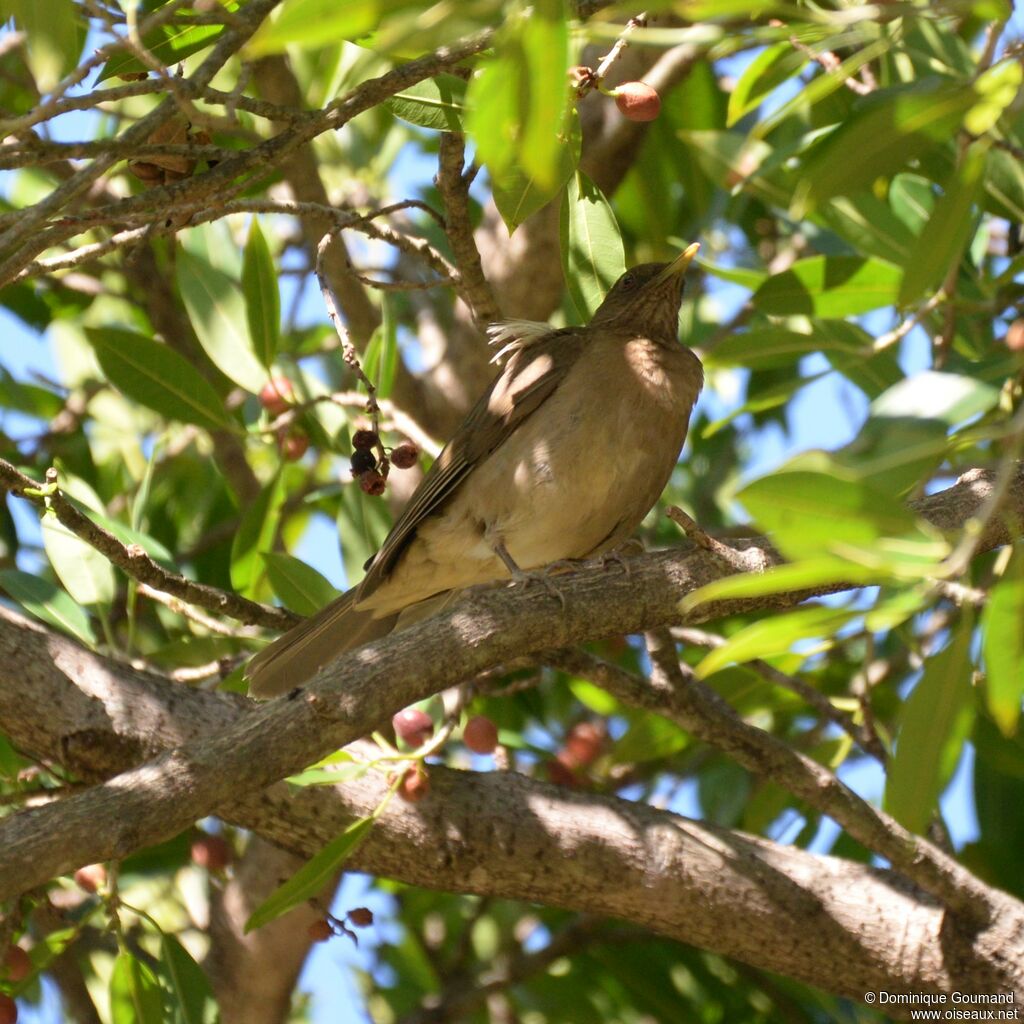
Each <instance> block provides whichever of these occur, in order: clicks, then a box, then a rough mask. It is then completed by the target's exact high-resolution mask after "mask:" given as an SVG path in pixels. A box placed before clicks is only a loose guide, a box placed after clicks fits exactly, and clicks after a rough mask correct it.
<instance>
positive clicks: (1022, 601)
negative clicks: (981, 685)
mask: <svg viewBox="0 0 1024 1024" xmlns="http://www.w3.org/2000/svg"><path fill="white" fill-rule="evenodd" d="M981 626H982V633H983V636H984V638H985V641H984V653H985V700H986V703H987V704H988V709H989V711H990V712H991V714H992V717H993V718H994V719H995V721H996V724H997V725H998V726H999V728H1000V730H1001V731H1002V733H1003V735H1004V736H1012V735H1013V734H1014V733H1015V732H1016V730H1017V723H1018V722H1019V721H1020V705H1021V698H1022V697H1024V557H1022V556H1021V553H1020V551H1015V552H1014V554H1013V557H1012V558H1011V559H1010V564H1009V565H1008V566H1007V569H1006V572H1005V573H1004V575H1003V577H1002V579H1000V580H999V582H998V583H996V585H995V586H994V587H993V588H992V590H991V592H990V593H989V596H988V603H987V604H986V605H985V610H984V611H983V612H982V616H981Z"/></svg>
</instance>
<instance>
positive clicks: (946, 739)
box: [885, 616, 971, 832]
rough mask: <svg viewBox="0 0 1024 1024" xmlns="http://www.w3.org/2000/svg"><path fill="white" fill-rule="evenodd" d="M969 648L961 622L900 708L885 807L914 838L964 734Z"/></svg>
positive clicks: (967, 625) (922, 827)
mask: <svg viewBox="0 0 1024 1024" xmlns="http://www.w3.org/2000/svg"><path fill="white" fill-rule="evenodd" d="M970 646H971V623H970V621H969V618H967V617H966V616H965V618H964V620H963V621H961V623H960V624H959V626H958V627H957V629H956V632H955V633H954V634H953V638H952V640H951V641H950V642H949V644H948V645H947V646H946V647H945V648H944V649H943V650H942V651H940V652H939V653H938V654H935V655H933V656H932V657H930V658H929V659H928V661H927V662H926V663H925V667H924V674H923V675H922V676H921V679H920V680H919V682H918V684H917V686H915V687H914V689H913V690H912V691H911V694H910V697H909V698H908V699H907V702H906V704H905V705H904V707H903V715H902V725H901V726H900V731H899V736H898V737H897V741H896V756H895V757H894V758H893V761H892V764H891V766H890V768H889V774H888V778H887V780H886V785H885V806H886V809H887V810H888V811H889V813H890V814H892V815H893V816H894V817H895V818H896V819H897V821H899V822H900V823H901V824H902V825H905V826H906V827H907V828H909V829H911V830H913V831H914V832H924V831H925V829H926V828H927V826H928V822H929V820H930V819H931V816H932V814H933V813H934V811H935V808H936V805H937V803H938V798H939V793H940V792H941V791H942V787H943V786H944V785H945V784H946V782H947V781H948V779H949V774H950V773H951V772H952V769H953V767H955V765H956V762H957V760H958V757H959V752H960V748H961V747H962V746H963V741H964V738H965V736H966V733H967V731H968V730H967V729H966V728H965V725H966V723H965V721H964V717H965V716H966V715H967V713H968V711H969V708H970V703H971V660H970ZM943 769H945V771H944V770H943Z"/></svg>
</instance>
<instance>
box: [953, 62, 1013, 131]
mask: <svg viewBox="0 0 1024 1024" xmlns="http://www.w3.org/2000/svg"><path fill="white" fill-rule="evenodd" d="M1022 81H1024V68H1021V66H1020V63H1019V62H1018V61H1017V60H1014V59H1005V58H1004V59H1003V60H1001V61H1000V62H999V63H998V64H996V65H994V66H993V67H990V68H989V69H988V70H987V71H984V72H982V73H981V74H980V75H979V76H978V78H977V80H976V81H975V83H974V91H975V92H976V93H977V95H978V101H977V103H975V104H974V106H973V107H971V109H970V110H968V111H967V115H966V117H964V127H965V128H966V129H967V130H968V131H969V132H970V133H971V134H972V135H984V134H985V132H987V131H991V130H992V129H993V128H994V127H995V126H996V122H997V121H998V120H999V118H1000V117H1001V116H1002V113H1003V111H1004V110H1006V108H1007V107H1008V106H1009V105H1010V104H1011V103H1012V102H1013V101H1014V100H1015V99H1016V98H1017V93H1018V92H1019V91H1020V86H1021V82H1022Z"/></svg>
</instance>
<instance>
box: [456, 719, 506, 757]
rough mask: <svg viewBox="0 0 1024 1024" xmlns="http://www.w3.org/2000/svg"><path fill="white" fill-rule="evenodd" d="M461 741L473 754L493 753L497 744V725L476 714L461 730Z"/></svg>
mask: <svg viewBox="0 0 1024 1024" xmlns="http://www.w3.org/2000/svg"><path fill="white" fill-rule="evenodd" d="M462 742H463V743H465V744H466V746H467V747H469V749H470V750H472V751H473V753H474V754H493V753H494V748H495V747H496V746H497V745H498V727H497V726H496V725H495V724H494V723H493V722H492V721H491V720H490V719H489V718H485V717H484V716H483V715H476V716H474V717H473V718H471V719H470V720H469V721H468V722H467V723H466V725H465V728H464V729H463V730H462Z"/></svg>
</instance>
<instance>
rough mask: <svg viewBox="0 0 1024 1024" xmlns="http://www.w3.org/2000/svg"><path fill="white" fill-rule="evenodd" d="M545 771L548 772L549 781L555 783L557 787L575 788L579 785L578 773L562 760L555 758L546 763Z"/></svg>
mask: <svg viewBox="0 0 1024 1024" xmlns="http://www.w3.org/2000/svg"><path fill="white" fill-rule="evenodd" d="M544 770H545V771H546V772H547V776H548V781H549V782H553V783H554V784H555V785H556V786H569V787H570V788H574V787H576V786H578V785H579V779H577V778H576V773H575V772H574V771H573V770H572V768H570V767H569V766H568V765H567V764H566V763H565V761H564V760H562V759H561V758H558V757H555V758H552V759H551V760H550V761H546V762H545V763H544Z"/></svg>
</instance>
